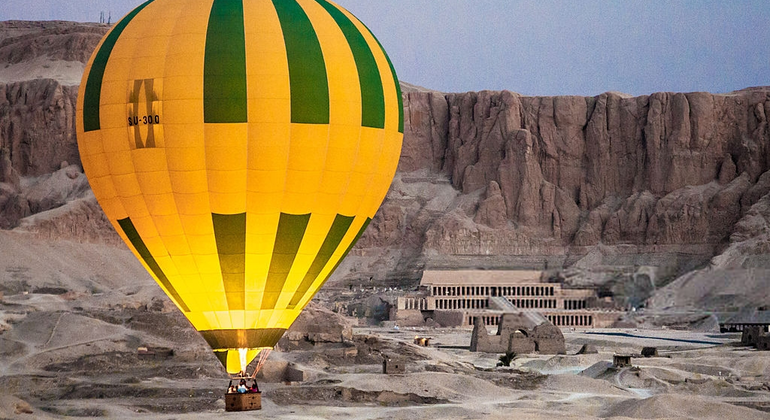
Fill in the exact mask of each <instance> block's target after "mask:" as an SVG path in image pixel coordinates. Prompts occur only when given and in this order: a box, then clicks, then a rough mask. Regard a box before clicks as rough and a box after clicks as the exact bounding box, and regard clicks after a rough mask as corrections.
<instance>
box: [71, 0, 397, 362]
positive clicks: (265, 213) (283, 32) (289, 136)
mask: <svg viewBox="0 0 770 420" xmlns="http://www.w3.org/2000/svg"><path fill="white" fill-rule="evenodd" d="M77 131H78V146H79V150H80V156H81V160H82V163H83V168H84V170H85V172H86V174H87V176H88V179H89V182H90V183H91V187H92V189H93V191H94V194H95V196H96V198H97V200H98V201H99V203H100V205H101V206H102V208H103V209H104V212H105V214H106V215H107V217H108V218H109V220H110V221H111V222H112V224H113V226H114V227H115V229H116V231H117V232H118V234H119V235H120V236H121V237H122V238H123V240H124V241H125V242H126V243H127V244H128V246H129V248H130V249H131V250H132V251H133V252H134V254H135V255H136V256H137V258H138V259H139V260H140V261H141V262H142V264H144V266H145V268H146V269H147V270H148V272H149V273H150V274H151V275H152V276H153V278H155V280H156V281H157V282H158V284H159V285H160V287H161V288H162V289H163V290H164V291H165V292H166V293H167V294H168V296H169V297H170V298H171V299H172V300H173V302H174V303H175V304H176V305H177V306H178V307H179V309H180V310H181V311H182V312H183V313H184V314H185V316H186V317H187V319H189V321H190V322H191V323H192V325H193V326H194V327H195V328H196V329H197V330H198V331H199V332H200V333H201V334H202V335H203V337H204V338H205V339H206V341H207V342H208V343H209V344H210V345H211V347H212V348H213V350H214V352H215V354H216V355H217V356H218V357H219V360H220V361H222V363H223V364H224V365H225V368H226V369H227V371H228V372H231V373H235V372H238V371H240V370H243V369H245V365H246V364H248V363H249V361H251V360H252V359H253V358H254V356H255V355H256V354H257V352H258V350H259V349H261V348H272V347H273V346H274V345H275V344H276V342H277V341H278V340H279V339H280V337H281V336H282V334H283V332H284V331H285V330H286V329H287V328H289V326H290V325H291V324H292V322H293V321H294V320H295V319H296V317H297V316H298V315H299V313H300V311H301V310H302V309H303V308H304V307H305V305H307V303H308V302H309V301H310V299H311V298H312V297H313V295H314V294H315V293H316V291H317V290H318V288H320V287H321V285H322V284H323V283H324V282H325V281H326V280H327V279H328V278H329V276H330V275H331V273H332V272H333V271H334V269H335V268H336V267H337V265H338V264H339V263H340V261H341V260H342V258H344V256H345V255H346V254H347V253H348V252H349V251H350V249H351V248H352V247H353V245H354V244H355V242H356V240H357V239H358V238H359V237H360V236H361V234H362V233H363V231H364V229H366V226H367V224H368V223H369V221H370V220H371V218H372V217H373V216H374V214H375V212H376V211H377V209H378V207H379V205H380V204H381V202H382V200H383V199H384V197H385V194H386V193H387V190H388V188H389V186H390V182H391V180H392V178H393V174H394V173H395V170H396V166H397V164H398V158H399V154H400V150H401V141H402V137H403V134H402V133H403V109H402V104H401V93H400V90H399V84H398V79H397V77H396V73H395V71H394V69H393V67H392V65H391V64H390V61H389V59H388V57H387V55H386V54H385V51H384V50H383V49H382V47H381V46H380V45H379V43H378V42H377V40H376V39H375V38H374V36H373V35H372V34H371V32H370V31H369V30H368V29H367V28H366V27H365V26H364V25H363V24H362V23H361V22H360V21H358V20H357V19H356V18H355V17H354V16H353V15H351V14H350V13H349V12H347V11H346V10H344V9H342V8H341V7H339V6H337V5H335V4H334V3H332V2H329V1H326V0H150V1H147V2H145V3H143V4H142V5H140V6H139V7H137V8H136V9H135V10H134V11H132V12H131V13H129V14H128V15H127V16H126V17H124V18H123V19H122V20H121V21H120V22H118V23H117V24H115V25H114V27H113V28H112V29H111V31H110V32H109V33H108V34H107V35H106V36H105V37H104V39H103V40H102V43H101V44H100V45H99V46H98V47H97V49H96V51H95V53H94V55H93V56H92V58H91V61H90V62H89V64H88V65H87V67H86V71H85V74H84V76H83V80H82V83H81V85H80V94H79V98H78V110H77Z"/></svg>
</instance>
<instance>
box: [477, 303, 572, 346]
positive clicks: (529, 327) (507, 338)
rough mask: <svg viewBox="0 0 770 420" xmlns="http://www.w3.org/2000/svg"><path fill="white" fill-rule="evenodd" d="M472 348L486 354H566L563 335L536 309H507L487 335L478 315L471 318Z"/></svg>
mask: <svg viewBox="0 0 770 420" xmlns="http://www.w3.org/2000/svg"><path fill="white" fill-rule="evenodd" d="M470 350H471V351H481V352H487V353H508V352H513V353H516V354H526V353H533V352H539V353H542V354H565V353H566V349H565V347H564V335H562V333H561V330H560V329H559V327H556V326H554V325H553V324H551V323H550V322H548V320H547V319H545V318H544V317H543V316H542V315H540V314H538V313H536V312H523V311H519V312H507V313H504V314H502V315H501V317H500V323H499V325H498V326H497V334H495V335H489V334H488V333H487V329H486V327H485V326H484V321H483V320H482V318H481V317H476V318H475V319H474V327H473V335H472V337H471V348H470Z"/></svg>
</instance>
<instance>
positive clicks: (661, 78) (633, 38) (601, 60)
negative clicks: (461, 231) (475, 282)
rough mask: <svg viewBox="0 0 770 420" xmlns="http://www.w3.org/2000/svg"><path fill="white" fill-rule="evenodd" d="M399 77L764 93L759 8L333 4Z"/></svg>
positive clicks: (17, 10)
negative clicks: (359, 25)
mask: <svg viewBox="0 0 770 420" xmlns="http://www.w3.org/2000/svg"><path fill="white" fill-rule="evenodd" d="M141 2H142V0H0V20H9V19H23V20H49V19H57V20H75V21H92V22H96V21H98V20H99V15H100V13H101V12H102V11H104V12H105V14H108V13H109V14H111V15H112V21H113V22H115V20H117V19H119V18H120V17H122V16H123V15H125V14H126V13H128V12H129V11H130V10H131V9H132V8H133V7H135V6H137V5H139V4H140V3H141ZM337 3H338V4H340V5H341V6H343V7H345V8H347V9H348V10H350V11H351V12H352V13H353V14H354V15H356V16H357V17H358V18H359V19H360V20H361V21H363V22H364V23H365V24H366V25H367V26H368V27H369V28H370V29H371V30H372V32H374V34H375V35H376V36H377V38H378V39H379V40H380V42H381V43H382V44H383V46H384V47H385V50H386V51H387V52H388V54H389V55H390V57H391V60H392V61H393V64H394V66H395V67H396V71H397V72H398V76H399V79H401V80H402V81H405V82H408V83H412V84H415V85H419V86H423V87H426V88H430V89H435V90H439V91H443V92H465V91H477V90H485V89H487V90H501V89H507V90H511V91H514V92H518V93H521V94H524V95H589V96H593V95H598V94H600V93H602V92H606V91H619V92H624V93H628V94H632V95H645V94H650V93H653V92H658V91H675V92H691V91H708V92H713V93H723V92H730V91H733V90H738V89H743V88H746V87H752V86H766V85H770V7H769V6H768V4H767V1H766V0H756V1H755V0H729V1H720V0H712V1H705V0H689V1H684V0H682V1H674V0H670V1H659V0H616V1H610V0H606V1H594V0H579V1H573V0H561V1H555V0H539V1H516V0H376V1H375V0H337Z"/></svg>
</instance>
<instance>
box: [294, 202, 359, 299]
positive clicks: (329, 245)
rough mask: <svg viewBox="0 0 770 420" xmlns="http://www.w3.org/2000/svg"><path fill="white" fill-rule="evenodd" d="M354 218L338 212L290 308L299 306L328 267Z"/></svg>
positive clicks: (295, 293)
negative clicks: (320, 274)
mask: <svg viewBox="0 0 770 420" xmlns="http://www.w3.org/2000/svg"><path fill="white" fill-rule="evenodd" d="M353 219H354V217H348V216H343V215H341V214H338V215H337V217H335V218H334V222H333V223H332V227H331V228H330V229H329V233H328V234H327V235H326V239H324V242H323V244H321V248H320V249H319V250H318V254H317V255H316V257H315V259H314V260H313V263H312V264H310V268H309V269H308V271H307V273H306V274H305V277H304V278H303V279H302V283H300V285H299V288H297V291H296V292H294V296H292V298H291V302H290V303H289V306H288V309H294V307H295V306H297V303H299V301H300V299H302V297H303V296H305V293H307V291H308V289H310V286H311V285H312V284H313V281H315V279H316V277H318V274H319V273H320V272H321V270H323V268H324V267H326V263H327V262H329V259H330V258H331V257H332V254H334V251H336V250H337V247H338V246H339V244H340V242H342V238H343V237H345V234H346V233H347V232H348V229H349V228H350V224H351V223H353Z"/></svg>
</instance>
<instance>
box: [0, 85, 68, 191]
mask: <svg viewBox="0 0 770 420" xmlns="http://www.w3.org/2000/svg"><path fill="white" fill-rule="evenodd" d="M77 93H78V87H77V86H62V85H60V84H59V82H57V81H55V80H51V79H36V80H30V81H25V82H16V83H10V84H0V148H2V149H4V150H5V151H6V153H7V157H8V159H9V160H10V161H11V165H12V167H13V169H14V170H15V171H16V172H17V173H18V174H19V175H21V176H39V175H43V174H49V173H51V172H53V171H55V170H58V169H59V167H60V165H61V163H62V161H66V162H68V163H77V164H80V157H79V155H78V149H77V140H76V136H75V104H76V102H77ZM0 181H3V180H2V179H0Z"/></svg>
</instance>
